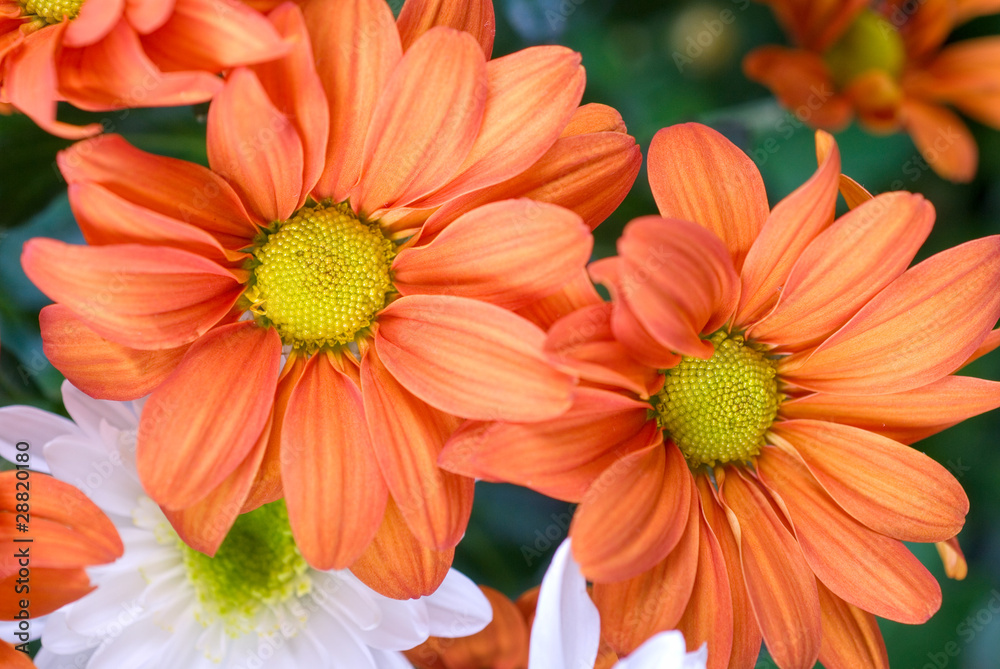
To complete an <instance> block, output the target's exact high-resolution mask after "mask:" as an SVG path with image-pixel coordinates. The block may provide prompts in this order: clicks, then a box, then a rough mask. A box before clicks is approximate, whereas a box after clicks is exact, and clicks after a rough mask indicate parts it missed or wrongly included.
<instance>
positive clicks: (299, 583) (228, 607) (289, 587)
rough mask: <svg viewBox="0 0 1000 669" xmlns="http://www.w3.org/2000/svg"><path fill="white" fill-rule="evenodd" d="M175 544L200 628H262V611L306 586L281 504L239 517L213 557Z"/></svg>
mask: <svg viewBox="0 0 1000 669" xmlns="http://www.w3.org/2000/svg"><path fill="white" fill-rule="evenodd" d="M177 542H178V544H179V545H180V547H181V552H182V554H183V557H184V567H185V569H186V570H187V575H188V579H189V580H190V581H191V584H192V586H193V587H194V590H195V594H196V596H197V599H198V609H197V612H196V613H197V616H198V619H199V621H200V622H201V623H202V624H203V625H205V626H206V627H207V626H209V625H212V624H213V623H215V622H222V624H223V625H224V626H225V629H226V632H227V633H229V634H230V635H231V636H239V635H241V634H245V633H247V632H249V631H251V630H253V629H256V628H258V627H260V626H261V625H262V624H266V623H267V622H268V621H266V620H263V619H262V614H263V613H264V611H265V609H267V608H269V607H272V606H275V605H278V604H281V603H283V602H286V601H288V600H290V599H292V598H293V597H301V596H303V595H305V594H307V593H308V592H309V591H310V590H311V588H312V581H311V579H310V577H309V574H308V572H309V565H308V564H307V563H306V561H305V559H304V558H303V557H302V555H301V554H300V553H299V551H298V549H297V548H296V547H295V540H294V539H293V538H292V530H291V527H290V526H289V524H288V512H287V511H286V510H285V503H284V502H283V501H277V502H272V503H271V504H265V505H264V506H262V507H260V508H258V509H256V510H255V511H251V512H250V513H245V514H243V515H241V516H239V517H238V518H237V519H236V522H235V523H234V524H233V527H232V529H230V530H229V534H227V535H226V539H225V541H223V542H222V545H221V546H219V550H218V551H217V552H216V553H215V557H208V556H207V555H205V554H203V553H199V552H198V551H196V550H194V549H192V548H189V547H188V546H187V545H185V544H184V543H183V542H182V541H181V540H180V539H179V538H178V539H177Z"/></svg>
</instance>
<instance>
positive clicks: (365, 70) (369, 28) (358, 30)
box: [302, 0, 403, 202]
mask: <svg viewBox="0 0 1000 669" xmlns="http://www.w3.org/2000/svg"><path fill="white" fill-rule="evenodd" d="M302 11H303V13H304V15H305V19H306V24H307V25H308V26H309V32H310V36H311V37H312V47H313V54H314V55H315V58H316V63H319V64H320V66H319V67H318V68H317V71H318V72H319V76H320V79H321V80H322V82H323V88H324V89H325V90H326V98H327V101H328V103H329V110H330V137H329V143H328V144H327V147H326V167H325V169H324V171H323V174H322V176H321V177H320V179H319V182H318V183H317V184H316V190H315V193H316V196H317V199H323V198H327V197H332V198H333V199H334V200H335V201H337V202H341V201H343V200H346V199H347V197H348V195H350V192H351V189H352V188H353V187H354V185H355V184H357V182H358V179H359V178H360V176H361V160H362V157H363V152H362V149H363V148H364V145H365V137H366V136H367V135H368V126H369V124H370V123H371V119H372V114H373V113H374V111H375V105H376V104H377V103H378V100H379V97H380V96H381V94H382V89H383V88H385V85H386V82H387V81H388V80H389V77H390V76H391V75H392V73H393V71H394V70H395V68H396V64H397V63H398V62H399V59H400V58H402V57H403V49H402V47H401V46H400V43H399V32H398V31H397V30H396V21H395V19H394V18H393V15H392V10H391V9H389V6H388V5H387V4H386V3H385V2H383V0H359V1H358V2H327V1H326V0H309V1H308V2H304V3H302Z"/></svg>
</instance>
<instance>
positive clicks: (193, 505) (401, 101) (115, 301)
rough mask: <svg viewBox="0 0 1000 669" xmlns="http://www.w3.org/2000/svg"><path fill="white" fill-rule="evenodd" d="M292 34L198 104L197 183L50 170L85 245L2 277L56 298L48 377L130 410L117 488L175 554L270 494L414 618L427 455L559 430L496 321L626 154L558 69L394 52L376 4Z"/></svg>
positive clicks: (406, 39)
mask: <svg viewBox="0 0 1000 669" xmlns="http://www.w3.org/2000/svg"><path fill="white" fill-rule="evenodd" d="M421 8H423V9H421ZM433 10H435V5H434V4H433V3H421V2H416V3H415V7H408V8H404V10H403V17H407V16H408V17H410V18H411V19H412V18H413V17H414V16H416V15H419V14H420V12H421V11H433ZM303 11H304V18H303V14H302V13H300V11H299V8H298V7H296V6H294V5H283V6H282V7H279V8H278V9H276V10H274V11H273V12H272V13H271V14H270V19H271V21H272V22H273V23H274V25H275V26H276V28H277V30H278V32H279V33H281V34H282V35H283V36H285V38H286V39H287V40H288V41H289V42H290V43H292V44H294V45H295V46H294V49H293V51H292V52H291V53H290V54H289V55H288V56H287V57H285V58H283V59H281V60H279V61H275V62H273V63H269V64H266V65H261V66H257V67H255V68H252V69H248V68H239V69H236V70H235V71H233V72H232V73H231V74H230V76H229V78H228V80H227V83H226V86H225V88H224V89H223V90H222V91H221V92H220V93H219V94H218V95H217V96H216V98H215V99H214V100H213V102H212V105H211V107H210V109H209V113H208V156H209V162H210V164H211V167H212V169H211V170H209V169H205V168H203V167H200V166H198V165H193V164H190V163H185V162H182V161H178V160H174V159H170V158H163V157H158V156H154V155H151V154H148V153H145V152H143V151H140V150H138V149H136V148H134V147H132V146H130V145H129V144H127V143H126V142H125V141H124V140H122V139H121V138H119V137H117V136H113V135H109V136H102V137H99V138H95V139H93V140H88V141H87V142H84V143H81V144H78V145H76V146H74V147H72V148H70V149H69V150H67V151H65V152H63V153H62V154H61V155H60V157H59V164H60V166H61V168H62V170H63V174H64V175H65V176H66V178H67V180H68V182H69V184H70V185H69V194H70V200H71V204H72V206H73V210H74V212H75V214H76V217H77V219H78V221H79V224H80V227H81V229H82V230H83V233H84V237H85V238H86V239H87V241H88V242H89V244H90V245H89V246H74V245H68V244H64V243H62V242H58V241H55V240H47V239H36V240H32V241H31V242H29V243H28V244H27V245H26V246H25V250H24V256H23V264H24V267H25V271H26V272H27V273H28V275H29V277H31V279H32V280H33V281H34V282H35V284H36V285H38V286H39V287H40V288H41V289H42V290H43V291H44V292H45V293H46V294H47V295H48V296H49V297H51V298H52V299H53V300H55V301H56V302H58V304H56V305H52V306H50V307H47V308H46V309H45V310H43V312H42V315H41V324H42V336H43V339H44V342H45V351H46V355H47V356H48V358H49V360H51V361H52V363H53V364H54V365H55V366H56V367H57V368H58V369H59V370H61V371H62V372H63V373H64V374H65V375H66V376H67V377H68V378H69V379H71V380H72V381H73V383H74V384H76V385H77V386H79V387H80V388H82V389H83V390H85V391H86V392H88V393H89V394H91V395H93V396H95V397H99V398H108V399H119V400H121V399H128V398H136V397H141V396H143V395H144V394H146V393H149V392H151V391H152V394H151V396H150V398H149V401H148V404H147V405H146V409H145V411H144V412H143V417H142V422H141V424H140V428H139V435H138V453H137V457H138V469H139V474H140V476H141V478H142V481H143V484H144V486H145V488H146V490H147V491H148V492H149V494H150V496H151V497H152V498H154V499H155V500H156V501H157V502H158V503H159V504H161V505H162V506H163V507H164V508H165V509H166V510H167V513H168V516H169V517H170V518H171V520H172V522H173V523H174V524H175V527H176V529H177V531H178V532H179V533H180V534H181V536H182V537H184V538H185V540H186V541H188V542H189V543H190V544H191V545H193V546H195V547H197V548H199V549H200V550H203V551H205V552H208V553H212V552H214V551H215V549H216V548H217V547H218V545H219V543H220V542H221V541H222V538H223V537H224V536H225V534H226V531H227V529H228V528H229V526H230V525H231V523H232V522H233V519H234V518H235V517H236V515H237V514H238V513H239V512H240V511H241V510H242V511H248V510H250V509H253V508H256V507H257V506H259V505H260V504H262V503H264V502H267V501H270V500H273V499H276V498H278V497H280V496H281V495H282V494H284V497H285V500H286V502H287V506H288V514H289V519H290V521H291V525H292V529H293V531H294V533H295V537H296V541H297V543H298V545H299V548H300V550H301V551H302V553H303V555H304V556H305V557H306V559H307V560H309V562H310V563H311V564H312V565H313V566H315V567H317V568H320V569H331V568H344V567H348V566H351V565H354V569H355V573H358V575H359V576H360V577H362V578H364V579H366V581H367V582H370V583H371V584H372V586H373V587H375V588H376V589H379V590H380V591H381V592H384V593H387V594H391V595H394V596H415V595H417V594H426V593H428V592H431V591H433V589H434V587H436V585H437V583H438V582H439V581H440V579H441V578H443V577H444V575H445V573H446V571H447V567H448V565H449V564H450V562H451V556H452V554H453V550H454V546H455V544H456V543H457V542H458V540H459V539H460V538H461V536H462V534H463V532H464V531H465V527H466V524H467V522H468V517H469V513H470V509H471V505H472V496H473V481H472V479H468V478H465V477H461V476H455V475H453V474H450V473H448V472H443V471H441V470H439V469H438V467H437V464H436V461H437V456H438V452H439V451H440V449H441V448H442V446H443V444H444V441H445V439H446V438H447V437H448V435H449V434H450V433H451V431H452V430H453V429H454V428H455V427H456V426H457V425H458V423H459V422H460V418H475V419H490V420H492V419H498V418H503V419H509V420H538V419H542V418H547V417H552V416H554V415H556V414H558V413H561V412H562V411H564V410H565V409H566V408H567V407H568V406H569V404H570V394H571V391H572V387H573V385H574V382H575V380H574V378H573V377H572V376H571V375H569V374H567V373H564V372H563V371H559V370H557V369H556V368H555V367H553V366H552V365H551V364H550V363H549V361H548V356H547V354H546V353H545V352H544V350H543V343H544V333H543V331H542V330H541V329H539V328H538V327H537V326H535V325H534V324H532V323H531V322H529V321H528V320H526V319H524V318H522V317H520V316H518V315H517V314H515V313H514V312H513V311H512V310H514V309H519V308H522V307H527V306H529V305H530V304H531V303H532V302H533V301H535V300H537V299H539V298H542V297H544V296H546V295H548V294H549V293H552V292H555V291H556V290H558V289H559V287H560V286H561V285H562V284H563V283H564V282H566V281H567V279H569V278H570V277H572V276H574V275H577V274H582V273H583V271H584V268H585V264H586V262H587V260H588V258H589V254H590V250H591V246H592V241H591V236H590V231H589V229H588V225H589V226H591V227H592V226H593V225H596V224H597V223H598V222H600V221H601V220H602V219H603V218H604V217H605V216H607V215H608V214H609V213H610V212H611V211H612V210H613V209H614V208H615V207H616V206H617V205H618V203H619V202H620V201H621V199H622V198H623V197H624V195H625V193H626V192H627V191H628V188H629V187H630V185H631V183H632V181H633V180H634V179H635V176H636V174H637V172H638V169H639V165H640V162H641V158H640V156H639V151H638V147H637V146H636V145H635V141H634V139H633V138H631V137H630V136H628V135H627V134H625V133H624V128H623V126H622V124H621V118H620V116H618V114H617V113H616V112H614V111H613V110H611V109H609V108H607V107H603V106H587V107H584V108H581V109H578V108H577V105H578V104H579V101H580V97H581V95H582V92H583V87H584V72H583V69H582V68H581V67H580V59H579V55H578V54H576V53H573V52H571V51H569V50H567V49H565V48H562V47H539V48H534V49H528V50H525V51H520V52H517V53H514V54H512V55H509V56H506V57H503V58H498V59H495V60H490V61H487V58H486V56H485V54H484V49H485V48H487V47H488V45H489V44H491V43H492V32H490V34H489V35H488V39H485V38H484V40H482V41H481V40H477V39H476V38H475V37H474V36H473V35H472V34H470V33H468V32H465V31H460V30H456V29H453V28H450V27H444V26H435V25H433V20H431V21H424V22H422V23H418V24H412V23H410V24H406V25H410V26H411V28H412V25H420V26H421V31H417V32H414V31H413V30H412V29H411V30H407V29H404V26H400V27H399V28H397V25H396V23H395V21H394V19H393V16H392V13H391V11H390V9H389V7H388V6H387V5H386V4H385V3H384V2H381V0H358V1H357V2H324V1H318V2H311V3H305V4H304V6H303ZM435 16H445V17H447V16H449V15H447V14H446V13H443V14H437V15H435V14H431V19H433V18H435ZM418 18H419V17H418ZM307 25H308V26H310V30H311V32H307V30H306V26H307ZM418 33H419V34H418ZM404 47H408V48H405V49H404ZM314 62H315V63H318V64H319V70H318V71H317V70H316V69H314V66H313V63H314ZM512 198H513V199H512ZM528 198H531V199H528ZM559 205H564V206H559ZM585 223H586V225H585ZM282 490H283V493H282ZM373 539H374V541H373ZM397 549H398V550H397ZM359 557H361V560H360V561H358V559H359ZM356 561H357V563H356Z"/></svg>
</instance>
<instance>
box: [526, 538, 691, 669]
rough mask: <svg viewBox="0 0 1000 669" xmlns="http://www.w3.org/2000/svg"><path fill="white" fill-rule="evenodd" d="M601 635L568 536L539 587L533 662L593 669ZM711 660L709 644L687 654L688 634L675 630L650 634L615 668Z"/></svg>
mask: <svg viewBox="0 0 1000 669" xmlns="http://www.w3.org/2000/svg"><path fill="white" fill-rule="evenodd" d="M600 637H601V619H600V615H599V614H598V612H597V607H596V606H594V602H593V601H591V599H590V595H589V594H588V593H587V581H586V579H585V578H584V577H583V574H582V573H581V572H580V565H578V564H577V563H576V560H574V559H573V553H572V552H571V551H570V540H569V539H566V540H565V541H563V542H562V545H561V546H559V548H558V550H556V554H555V555H554V556H553V557H552V564H551V565H549V569H548V571H546V572H545V577H544V578H542V586H541V588H539V590H538V605H537V607H536V608H535V622H534V624H533V625H532V628H531V646H530V651H529V653H530V655H529V660H528V666H529V667H531V669H538V668H543V667H561V668H563V669H592V667H593V666H594V662H595V661H596V660H597V651H598V646H599V645H600ZM707 662H708V650H707V648H706V647H705V645H704V644H702V646H701V648H699V649H698V650H696V651H694V652H692V653H688V652H687V648H686V644H685V643H684V635H683V634H681V633H680V632H678V631H676V630H674V631H670V632H660V633H659V634H656V635H654V636H652V637H650V638H649V639H647V640H646V642H645V643H643V644H642V645H641V646H639V648H637V649H636V650H635V651H634V652H633V653H632V654H630V655H629V656H628V657H627V658H625V659H623V660H621V661H619V662H618V663H617V664H615V666H614V669H705V665H706V663H707Z"/></svg>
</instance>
